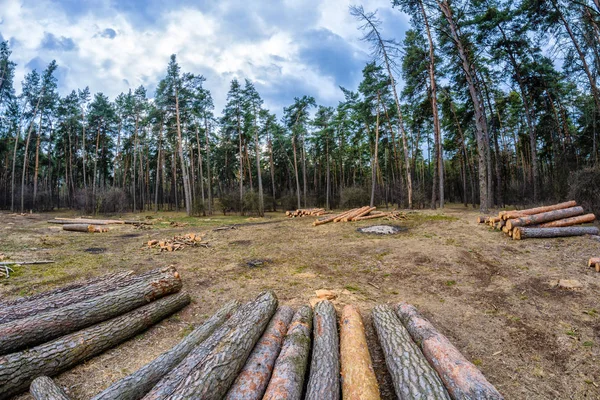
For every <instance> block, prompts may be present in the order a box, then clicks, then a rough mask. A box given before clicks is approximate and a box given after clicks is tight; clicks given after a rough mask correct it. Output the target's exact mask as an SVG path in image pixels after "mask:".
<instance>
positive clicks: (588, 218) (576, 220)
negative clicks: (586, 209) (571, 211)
mask: <svg viewBox="0 0 600 400" xmlns="http://www.w3.org/2000/svg"><path fill="white" fill-rule="evenodd" d="M595 220H596V216H595V215H594V214H585V215H580V216H578V217H571V218H565V219H559V220H557V221H552V222H546V223H545V224H541V225H539V226H538V227H539V228H559V227H563V226H573V225H579V224H586V223H589V222H594V221H595Z"/></svg>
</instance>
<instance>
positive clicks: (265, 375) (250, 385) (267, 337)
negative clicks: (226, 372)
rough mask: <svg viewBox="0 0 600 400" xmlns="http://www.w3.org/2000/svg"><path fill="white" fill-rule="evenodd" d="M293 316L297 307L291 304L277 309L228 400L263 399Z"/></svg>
mask: <svg viewBox="0 0 600 400" xmlns="http://www.w3.org/2000/svg"><path fill="white" fill-rule="evenodd" d="M293 316H294V310H293V309H292V308H291V307H288V306H282V307H280V308H279V309H278V310H277V312H276V313H275V315H274V316H273V318H271V322H269V326H267V329H266V330H265V332H264V333H263V335H262V337H261V338H260V340H259V341H258V343H257V344H256V346H255V347H254V350H252V353H251V354H250V357H248V360H247V361H246V365H244V368H242V370H241V371H240V374H239V375H238V377H237V378H236V380H235V382H234V383H233V385H232V386H231V388H230V389H229V392H228V393H227V396H225V399H227V400H260V399H262V398H263V394H264V393H265V390H266V389H267V385H268V384H269V379H271V373H272V372H273V365H274V364H275V360H276V359H277V356H278V355H279V351H280V350H281V345H282V344H283V339H284V338H285V334H286V333H287V330H288V325H289V324H290V321H291V320H292V317H293Z"/></svg>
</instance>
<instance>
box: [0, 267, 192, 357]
mask: <svg viewBox="0 0 600 400" xmlns="http://www.w3.org/2000/svg"><path fill="white" fill-rule="evenodd" d="M181 286H182V284H181V278H180V277H179V273H178V272H177V270H176V269H175V268H168V269H165V270H163V272H162V274H161V276H159V277H153V278H152V279H148V280H145V281H142V282H138V283H135V284H133V285H130V286H126V287H124V288H120V289H117V290H115V291H112V292H108V293H106V294H104V295H102V296H98V297H94V298H91V299H87V300H83V301H81V302H79V303H74V304H70V305H68V306H65V307H62V308H59V309H56V310H52V311H48V312H45V313H42V314H39V315H32V316H29V317H26V318H23V319H19V320H15V321H11V322H8V323H6V324H2V325H0V354H6V353H9V352H13V351H17V350H20V349H22V348H25V347H27V346H31V345H36V344H39V343H44V342H46V341H48V340H52V339H54V338H57V337H59V336H62V335H66V334H68V333H71V332H74V331H77V330H79V329H83V328H86V327H88V326H90V325H93V324H96V323H98V322H102V321H106V320H107V319H110V318H114V317H116V316H119V315H121V314H124V313H126V312H128V311H131V310H133V309H135V308H138V307H140V306H142V305H144V304H146V303H148V302H151V301H153V300H155V299H158V298H160V297H163V296H165V295H167V294H170V293H174V292H177V291H179V290H181Z"/></svg>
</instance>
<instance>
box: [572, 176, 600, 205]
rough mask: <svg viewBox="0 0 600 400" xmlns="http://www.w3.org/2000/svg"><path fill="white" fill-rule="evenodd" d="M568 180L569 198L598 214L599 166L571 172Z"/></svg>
mask: <svg viewBox="0 0 600 400" xmlns="http://www.w3.org/2000/svg"><path fill="white" fill-rule="evenodd" d="M570 182H571V183H570V184H569V198H570V199H573V200H575V201H577V203H578V204H580V205H582V206H583V208H584V209H585V210H586V211H591V212H593V213H594V214H596V215H597V216H600V195H599V194H598V193H600V167H596V168H584V169H582V170H580V171H577V172H573V173H572V174H571V178H570Z"/></svg>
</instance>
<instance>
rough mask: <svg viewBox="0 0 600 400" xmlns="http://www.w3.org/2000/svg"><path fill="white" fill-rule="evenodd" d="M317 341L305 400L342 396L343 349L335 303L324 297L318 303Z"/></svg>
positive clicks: (315, 335)
mask: <svg viewBox="0 0 600 400" xmlns="http://www.w3.org/2000/svg"><path fill="white" fill-rule="evenodd" d="M313 327H314V330H313V337H314V339H313V340H314V345H313V350H312V361H311V364H310V376H309V378H308V386H307V389H306V397H305V398H306V400H338V399H339V398H340V353H339V338H338V330H337V316H336V314H335V308H334V307H333V304H332V303H331V302H330V301H328V300H323V301H320V302H319V303H317V305H316V306H315V311H314V317H313Z"/></svg>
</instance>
